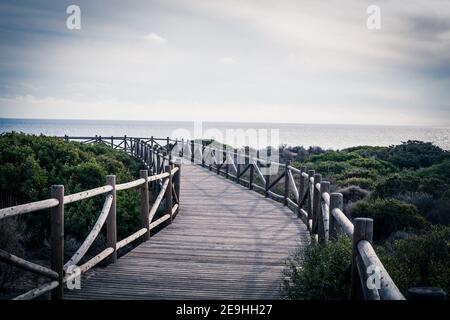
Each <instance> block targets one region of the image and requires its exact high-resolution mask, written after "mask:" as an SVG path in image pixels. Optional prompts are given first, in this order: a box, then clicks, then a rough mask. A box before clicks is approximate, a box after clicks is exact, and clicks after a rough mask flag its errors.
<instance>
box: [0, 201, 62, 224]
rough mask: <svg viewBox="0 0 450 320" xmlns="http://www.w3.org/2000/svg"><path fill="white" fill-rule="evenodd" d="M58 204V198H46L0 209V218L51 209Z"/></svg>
mask: <svg viewBox="0 0 450 320" xmlns="http://www.w3.org/2000/svg"><path fill="white" fill-rule="evenodd" d="M58 205H59V201H58V199H47V200H42V201H36V202H31V203H26V204H21V205H18V206H14V207H9V208H4V209H0V220H1V219H4V218H9V217H13V216H16V215H19V214H24V213H30V212H35V211H40V210H45V209H51V208H54V207H56V206H58Z"/></svg>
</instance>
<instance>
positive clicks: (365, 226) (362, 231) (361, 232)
mask: <svg viewBox="0 0 450 320" xmlns="http://www.w3.org/2000/svg"><path fill="white" fill-rule="evenodd" d="M353 226H354V231H353V240H352V278H351V290H352V299H353V300H355V299H357V298H358V297H359V296H360V292H361V281H360V279H359V273H358V266H357V265H356V261H357V258H358V242H359V241H361V240H367V241H369V242H370V243H372V237H373V220H372V219H369V218H356V219H355V220H353Z"/></svg>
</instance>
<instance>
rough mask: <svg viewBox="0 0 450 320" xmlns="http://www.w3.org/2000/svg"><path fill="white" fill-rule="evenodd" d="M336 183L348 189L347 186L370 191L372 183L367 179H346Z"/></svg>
mask: <svg viewBox="0 0 450 320" xmlns="http://www.w3.org/2000/svg"><path fill="white" fill-rule="evenodd" d="M337 183H338V184H339V185H340V186H342V187H348V186H358V187H360V188H363V189H367V190H370V189H372V188H373V181H372V180H371V179H367V178H357V177H353V178H347V179H344V180H338V181H337Z"/></svg>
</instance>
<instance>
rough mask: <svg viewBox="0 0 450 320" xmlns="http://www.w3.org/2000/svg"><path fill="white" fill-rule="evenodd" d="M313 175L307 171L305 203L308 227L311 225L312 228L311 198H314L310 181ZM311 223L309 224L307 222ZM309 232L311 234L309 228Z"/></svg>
mask: <svg viewBox="0 0 450 320" xmlns="http://www.w3.org/2000/svg"><path fill="white" fill-rule="evenodd" d="M314 174H315V171H314V170H309V171H308V178H307V179H308V180H307V182H308V184H307V188H308V201H307V203H306V211H307V212H308V226H309V225H311V226H312V218H313V210H312V208H313V197H314V190H313V188H312V187H311V185H312V183H311V179H314ZM309 221H311V223H310V222H309ZM309 232H311V233H312V230H311V228H309Z"/></svg>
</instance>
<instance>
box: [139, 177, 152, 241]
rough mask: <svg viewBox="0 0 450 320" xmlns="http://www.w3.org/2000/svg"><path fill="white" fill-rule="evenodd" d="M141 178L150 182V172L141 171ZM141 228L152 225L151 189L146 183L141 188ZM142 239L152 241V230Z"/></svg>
mask: <svg viewBox="0 0 450 320" xmlns="http://www.w3.org/2000/svg"><path fill="white" fill-rule="evenodd" d="M139 174H140V178H141V179H144V180H145V181H148V171H147V170H141V171H140V173H139ZM140 202H141V226H142V228H148V225H149V224H150V221H149V216H148V212H149V211H150V196H149V189H148V182H146V183H144V184H143V185H142V186H141V198H140ZM148 231H149V232H147V233H146V234H145V235H144V236H143V237H142V239H143V240H144V241H147V240H148V239H150V230H148Z"/></svg>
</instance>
